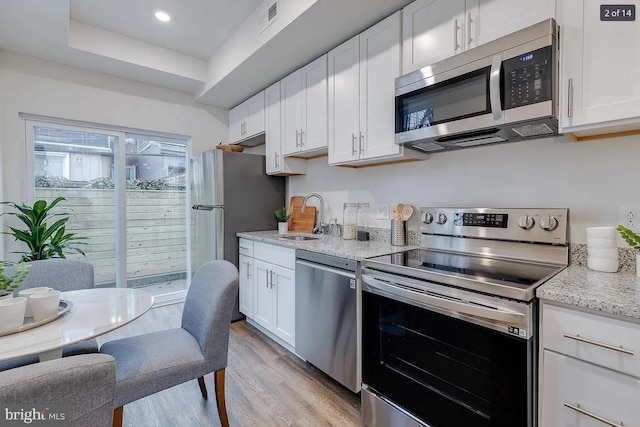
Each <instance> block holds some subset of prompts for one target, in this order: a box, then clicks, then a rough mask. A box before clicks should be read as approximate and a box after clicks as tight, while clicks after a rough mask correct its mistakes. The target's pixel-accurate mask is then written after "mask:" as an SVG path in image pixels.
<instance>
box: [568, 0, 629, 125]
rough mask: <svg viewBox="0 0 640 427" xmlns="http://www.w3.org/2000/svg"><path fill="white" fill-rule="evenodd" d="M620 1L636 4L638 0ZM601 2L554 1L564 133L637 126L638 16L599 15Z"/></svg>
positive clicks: (592, 0)
mask: <svg viewBox="0 0 640 427" xmlns="http://www.w3.org/2000/svg"><path fill="white" fill-rule="evenodd" d="M625 4H627V5H635V9H636V13H637V11H638V10H640V1H638V0H635V1H628V2H625ZM601 5H602V2H601V1H595V0H584V1H583V0H563V1H561V2H559V8H558V23H559V25H560V42H561V49H560V55H561V79H560V106H561V111H560V131H561V132H563V133H574V134H575V135H577V136H583V135H595V134H601V133H608V132H618V131H627V130H633V129H638V128H640V21H639V20H638V18H637V17H636V20H635V21H603V20H601V18H600V8H601ZM610 13H611V12H610ZM613 13H616V12H615V10H614V11H613Z"/></svg>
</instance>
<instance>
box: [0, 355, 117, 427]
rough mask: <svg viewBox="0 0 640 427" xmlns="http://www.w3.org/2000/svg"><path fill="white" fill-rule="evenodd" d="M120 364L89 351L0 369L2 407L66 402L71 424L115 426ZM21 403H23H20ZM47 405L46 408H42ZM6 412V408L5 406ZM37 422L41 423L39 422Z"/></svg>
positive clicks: (79, 425)
mask: <svg viewBox="0 0 640 427" xmlns="http://www.w3.org/2000/svg"><path fill="white" fill-rule="evenodd" d="M115 372H116V367H115V361H114V360H113V358H112V357H110V356H107V355H104V354H85V355H81V356H73V357H67V358H66V359H56V360H50V361H48V362H42V363H36V364H34V365H29V366H22V367H19V368H15V369H9V370H7V371H4V372H0V407H2V409H4V408H6V407H7V406H8V405H16V406H17V407H18V408H24V409H25V410H26V409H27V408H25V405H29V404H32V405H33V407H34V408H35V409H36V410H38V409H40V407H42V406H45V407H48V406H49V405H63V406H62V408H64V410H65V413H64V415H65V420H66V421H67V422H68V424H65V425H71V426H78V427H84V426H96V427H99V426H104V427H107V426H111V424H112V417H113V397H114V392H115V387H116V374H115ZM18 405H19V406H18ZM42 409H44V408H42ZM2 413H3V416H4V410H3V412H2ZM35 424H39V423H38V422H35V423H34V425H35Z"/></svg>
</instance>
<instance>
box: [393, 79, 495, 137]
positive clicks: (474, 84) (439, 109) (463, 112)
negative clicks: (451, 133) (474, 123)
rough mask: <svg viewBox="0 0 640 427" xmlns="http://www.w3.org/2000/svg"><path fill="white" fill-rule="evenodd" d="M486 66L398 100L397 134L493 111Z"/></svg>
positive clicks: (402, 96)
mask: <svg viewBox="0 0 640 427" xmlns="http://www.w3.org/2000/svg"><path fill="white" fill-rule="evenodd" d="M490 72H491V67H486V68H483V69H480V70H477V71H473V72H471V73H467V74H464V75H462V76H459V77H456V78H453V79H450V80H446V81H444V82H441V83H436V84H433V85H431V86H427V87H425V88H422V89H418V90H415V91H413V92H409V93H407V94H404V95H400V96H397V97H396V133H401V132H406V131H410V130H415V129H420V128H424V127H429V126H433V125H437V124H440V123H445V122H450V121H453V120H460V119H464V118H467V117H473V116H479V115H482V114H487V113H490V112H491V104H490V99H489V75H490Z"/></svg>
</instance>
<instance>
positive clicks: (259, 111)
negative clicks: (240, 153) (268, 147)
mask: <svg viewBox="0 0 640 427" xmlns="http://www.w3.org/2000/svg"><path fill="white" fill-rule="evenodd" d="M263 133H264V91H262V92H259V93H257V94H255V95H254V96H252V97H251V98H249V99H247V100H246V101H244V102H243V103H242V104H240V105H238V106H237V107H235V108H232V109H231V110H230V111H229V142H230V143H231V144H233V143H237V142H241V141H244V140H247V142H248V143H247V144H246V145H258V144H261V143H262V142H264V141H263V140H262V139H259V140H257V141H256V140H255V137H256V136H257V135H260V134H263Z"/></svg>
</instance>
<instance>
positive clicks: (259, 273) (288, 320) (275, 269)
mask: <svg viewBox="0 0 640 427" xmlns="http://www.w3.org/2000/svg"><path fill="white" fill-rule="evenodd" d="M254 256H255V257H256V258H255V259H254V260H253V262H254V268H253V274H254V283H255V293H254V317H253V320H254V321H255V322H256V323H257V324H258V325H259V326H262V327H263V328H264V329H265V330H266V331H268V332H270V333H272V334H274V335H275V336H276V337H278V338H280V339H282V340H283V341H284V342H285V343H287V344H289V345H291V346H295V250H293V249H289V248H283V247H281V246H275V245H268V244H264V243H258V242H256V243H255V250H254Z"/></svg>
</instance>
